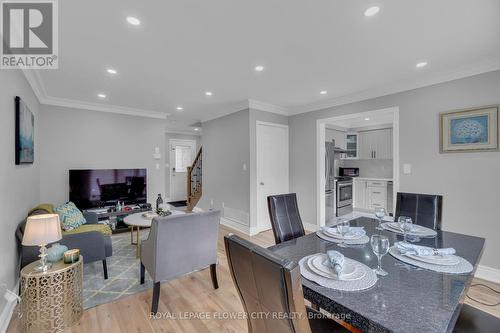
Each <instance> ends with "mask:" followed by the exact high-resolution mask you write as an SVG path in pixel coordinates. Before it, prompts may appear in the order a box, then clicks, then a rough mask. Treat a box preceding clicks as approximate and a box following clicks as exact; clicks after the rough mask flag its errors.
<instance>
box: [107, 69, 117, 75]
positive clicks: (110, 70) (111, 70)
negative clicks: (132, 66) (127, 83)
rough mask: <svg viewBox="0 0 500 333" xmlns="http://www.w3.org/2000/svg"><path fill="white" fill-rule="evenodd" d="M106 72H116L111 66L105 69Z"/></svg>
mask: <svg viewBox="0 0 500 333" xmlns="http://www.w3.org/2000/svg"><path fill="white" fill-rule="evenodd" d="M106 72H108V73H109V74H118V72H117V71H116V69H113V68H108V69H106Z"/></svg>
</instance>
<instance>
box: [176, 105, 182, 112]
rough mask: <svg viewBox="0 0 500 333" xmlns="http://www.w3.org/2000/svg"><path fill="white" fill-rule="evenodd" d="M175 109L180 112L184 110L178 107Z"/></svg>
mask: <svg viewBox="0 0 500 333" xmlns="http://www.w3.org/2000/svg"><path fill="white" fill-rule="evenodd" d="M175 109H176V110H177V111H182V110H184V108H183V107H182V106H178V107H176V108H175Z"/></svg>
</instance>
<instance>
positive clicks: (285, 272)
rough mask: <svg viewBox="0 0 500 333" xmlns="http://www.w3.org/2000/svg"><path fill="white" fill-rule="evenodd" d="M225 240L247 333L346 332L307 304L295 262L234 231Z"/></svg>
mask: <svg viewBox="0 0 500 333" xmlns="http://www.w3.org/2000/svg"><path fill="white" fill-rule="evenodd" d="M224 243H225V247H226V255H227V260H228V263H229V269H230V271H231V275H232V277H233V282H234V284H235V286H236V289H237V290H238V294H239V295H240V299H241V303H243V308H244V311H245V312H246V314H247V316H246V317H247V324H248V332H249V333H276V332H280V333H326V332H329V333H333V332H349V331H348V330H347V329H346V328H344V327H343V326H342V325H340V324H338V323H337V322H335V321H333V320H331V319H328V318H326V317H325V316H324V315H322V314H321V313H320V312H318V311H316V310H313V309H311V308H306V306H305V304H304V295H303V292H302V282H301V277H300V269H299V266H298V265H297V264H296V263H294V262H291V261H288V260H285V259H282V258H279V257H278V256H276V255H274V254H273V253H272V252H271V251H269V250H267V249H265V248H262V247H260V246H258V245H255V244H252V243H250V242H248V241H246V240H244V239H242V238H240V237H238V236H236V235H232V234H230V235H227V236H225V237H224ZM308 318H309V319H308Z"/></svg>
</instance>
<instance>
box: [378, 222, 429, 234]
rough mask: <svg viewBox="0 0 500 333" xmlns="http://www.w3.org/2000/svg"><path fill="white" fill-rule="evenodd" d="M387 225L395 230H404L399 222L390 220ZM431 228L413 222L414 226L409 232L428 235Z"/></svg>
mask: <svg viewBox="0 0 500 333" xmlns="http://www.w3.org/2000/svg"><path fill="white" fill-rule="evenodd" d="M387 226H388V227H389V228H390V229H392V230H394V231H397V232H401V233H403V230H402V229H401V228H400V227H399V224H398V223H396V222H389V223H387ZM431 230H432V229H428V228H425V227H422V226H419V225H416V224H413V225H412V227H411V230H410V231H408V234H414V235H419V234H422V235H427V234H428V233H429V231H431Z"/></svg>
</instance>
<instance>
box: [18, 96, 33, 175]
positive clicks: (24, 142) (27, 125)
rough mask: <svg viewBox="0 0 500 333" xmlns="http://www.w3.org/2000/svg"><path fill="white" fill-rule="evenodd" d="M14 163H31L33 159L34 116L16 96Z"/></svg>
mask: <svg viewBox="0 0 500 333" xmlns="http://www.w3.org/2000/svg"><path fill="white" fill-rule="evenodd" d="M15 101H16V165H19V164H33V161H34V159H35V116H34V115H33V113H32V112H31V110H30V109H29V108H28V106H27V105H26V104H25V103H24V101H23V100H21V98H20V97H19V96H16V98H15Z"/></svg>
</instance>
